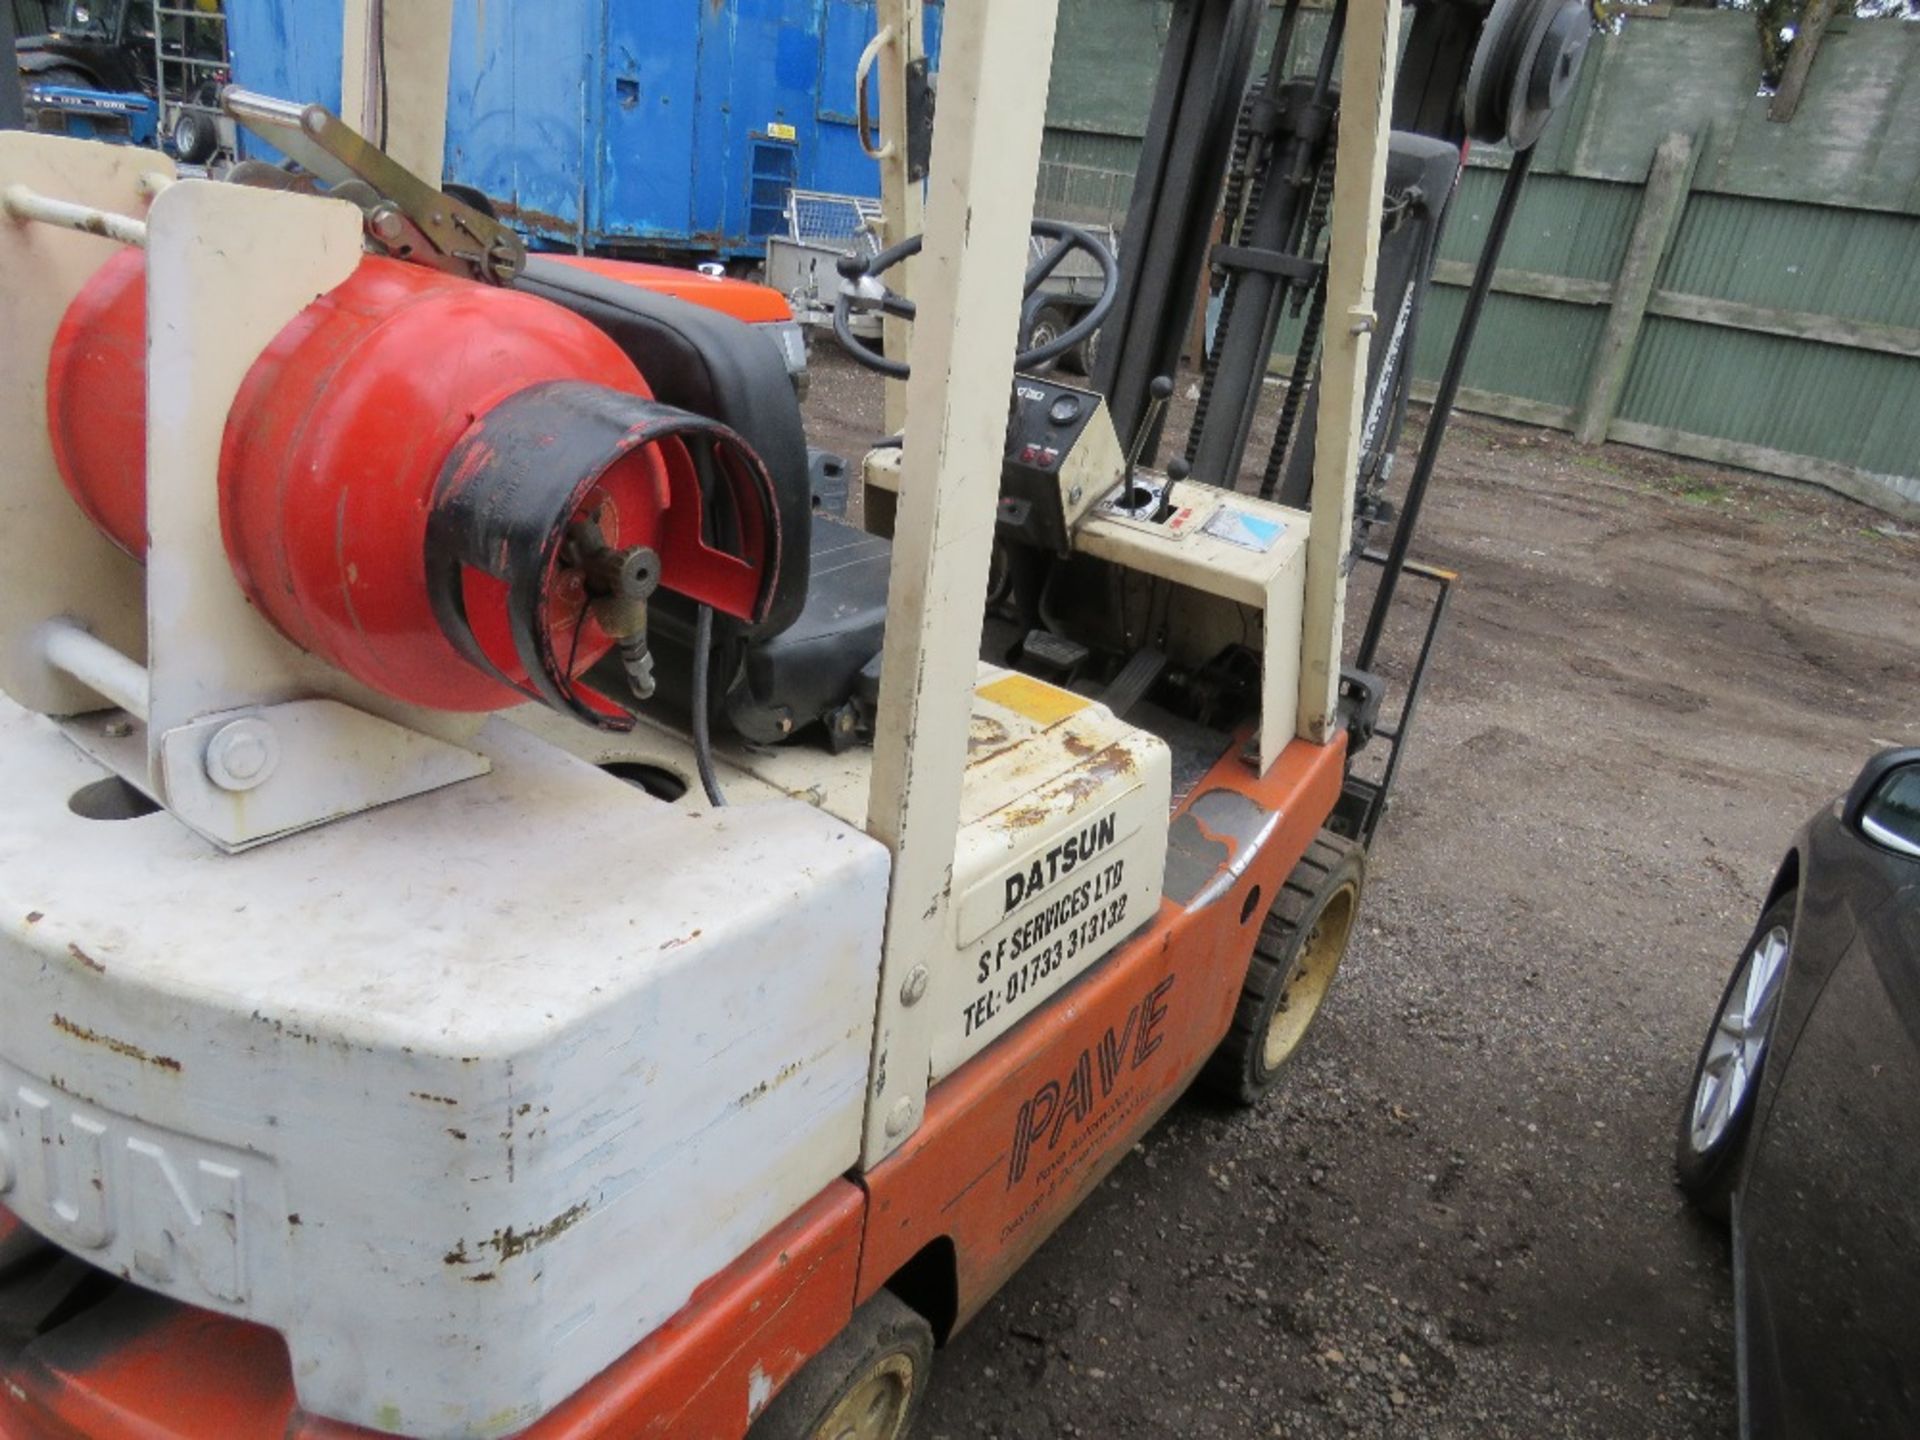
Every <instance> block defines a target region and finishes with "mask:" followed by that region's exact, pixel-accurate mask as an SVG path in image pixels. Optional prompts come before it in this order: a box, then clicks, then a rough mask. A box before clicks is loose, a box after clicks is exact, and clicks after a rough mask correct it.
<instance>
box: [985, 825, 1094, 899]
mask: <svg viewBox="0 0 1920 1440" xmlns="http://www.w3.org/2000/svg"><path fill="white" fill-rule="evenodd" d="M1118 823H1119V822H1118V818H1117V817H1116V816H1113V815H1105V816H1103V817H1101V818H1100V819H1099V820H1096V821H1094V823H1093V824H1091V825H1089V826H1087V828H1086V829H1084V830H1082V831H1081V832H1080V833H1079V834H1078V835H1069V836H1068V837H1067V838H1066V839H1065V840H1062V841H1061V842H1060V843H1059V844H1058V845H1056V846H1054V847H1053V848H1052V849H1051V850H1049V851H1047V853H1046V854H1044V855H1041V856H1039V857H1037V858H1036V859H1035V860H1034V862H1033V863H1032V864H1031V865H1029V866H1026V867H1025V868H1023V869H1020V870H1016V871H1014V872H1013V874H1011V875H1009V876H1007V903H1006V908H1005V910H1004V911H1002V913H1003V914H1007V915H1011V914H1012V913H1013V912H1014V910H1015V909H1016V908H1017V907H1018V906H1019V904H1020V902H1021V901H1023V900H1025V899H1026V898H1027V897H1028V896H1029V895H1038V894H1039V893H1040V892H1041V891H1042V890H1045V889H1046V888H1047V887H1048V886H1049V885H1051V884H1053V882H1054V881H1056V880H1059V879H1061V878H1063V877H1065V876H1068V875H1071V874H1072V873H1073V872H1074V870H1075V869H1076V868H1077V867H1078V866H1080V865H1081V864H1083V863H1085V862H1086V861H1088V860H1091V859H1092V858H1093V857H1094V856H1095V855H1098V854H1099V853H1100V852H1101V851H1102V850H1104V849H1106V848H1107V847H1108V846H1109V845H1111V844H1113V842H1114V840H1115V838H1116V835H1117V830H1118Z"/></svg>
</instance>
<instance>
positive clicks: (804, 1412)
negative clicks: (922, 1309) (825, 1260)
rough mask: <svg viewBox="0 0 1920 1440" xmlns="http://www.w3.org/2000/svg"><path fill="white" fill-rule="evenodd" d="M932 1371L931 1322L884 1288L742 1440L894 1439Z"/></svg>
mask: <svg viewBox="0 0 1920 1440" xmlns="http://www.w3.org/2000/svg"><path fill="white" fill-rule="evenodd" d="M932 1369H933V1327H932V1326H931V1325H929V1324H928V1323H927V1322H926V1321H925V1320H924V1319H923V1318H921V1316H920V1315H919V1313H918V1312H916V1311H915V1310H914V1309H913V1308H912V1307H911V1306H909V1305H908V1304H907V1303H906V1302H905V1301H903V1300H901V1299H899V1298H897V1297H896V1296H895V1295H893V1294H892V1292H890V1291H887V1290H882V1291H881V1292H880V1293H879V1294H878V1295H875V1296H874V1297H873V1298H872V1299H871V1300H869V1301H868V1302H867V1303H866V1304H864V1305H862V1306H861V1307H860V1308H859V1309H858V1310H856V1311H854V1313H853V1319H851V1320H849V1321H848V1322H847V1328H846V1329H844V1330H842V1331H841V1332H840V1334H839V1335H838V1336H836V1337H835V1338H834V1341H833V1343H832V1344H830V1345H829V1346H827V1348H826V1349H824V1350H822V1351H821V1352H820V1353H819V1354H818V1355H816V1356H814V1357H813V1359H811V1360H809V1361H808V1362H807V1364H806V1367H805V1368H804V1369H802V1370H801V1372H800V1373H799V1374H798V1375H796V1376H794V1377H793V1379H792V1380H791V1381H789V1382H788V1384H787V1387H786V1388H785V1389H784V1390H782V1391H781V1392H780V1393H779V1394H778V1395H776V1396H774V1398H773V1403H772V1404H771V1405H769V1406H768V1407H767V1408H766V1411H765V1413H764V1414H762V1415H761V1416H760V1418H759V1419H758V1420H756V1421H755V1422H754V1425H753V1428H752V1429H751V1430H750V1431H748V1432H747V1440H900V1437H901V1436H904V1435H906V1434H907V1433H908V1431H909V1430H910V1429H911V1428H912V1425H913V1419H914V1416H915V1414H917V1413H918V1411H919V1409H920V1401H921V1399H922V1397H924V1396H925V1394H926V1393H927V1377H928V1375H929V1374H930V1373H931V1371H932Z"/></svg>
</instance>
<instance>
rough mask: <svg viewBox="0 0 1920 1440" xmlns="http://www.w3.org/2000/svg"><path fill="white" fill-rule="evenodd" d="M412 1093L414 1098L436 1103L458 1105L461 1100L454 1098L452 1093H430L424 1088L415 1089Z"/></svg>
mask: <svg viewBox="0 0 1920 1440" xmlns="http://www.w3.org/2000/svg"><path fill="white" fill-rule="evenodd" d="M411 1093H412V1095H413V1098H414V1099H416V1100H425V1101H428V1102H429V1103H431V1104H434V1105H452V1106H455V1107H458V1106H459V1104H460V1102H459V1101H458V1100H456V1099H454V1098H453V1097H452V1096H451V1095H429V1094H428V1093H427V1092H426V1091H424V1090H415V1091H412V1092H411Z"/></svg>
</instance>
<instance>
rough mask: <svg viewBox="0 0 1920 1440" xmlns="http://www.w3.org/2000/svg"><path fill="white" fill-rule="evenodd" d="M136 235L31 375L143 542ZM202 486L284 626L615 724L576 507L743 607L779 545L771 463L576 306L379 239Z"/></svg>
mask: <svg viewBox="0 0 1920 1440" xmlns="http://www.w3.org/2000/svg"><path fill="white" fill-rule="evenodd" d="M144 258H145V257H144V256H143V255H142V254H141V253H140V252H138V251H129V252H126V253H123V254H121V255H118V256H116V257H115V258H114V259H113V260H111V261H109V262H108V263H107V264H106V265H105V266H103V267H102V268H101V270H100V271H99V273H98V274H96V275H95V276H94V277H93V279H92V280H91V281H90V282H89V283H88V284H87V285H86V287H85V288H84V289H83V290H82V291H81V293H80V295H79V296H78V297H77V298H76V299H75V301H74V302H73V304H72V306H71V307H70V308H69V310H68V312H67V314H66V316H65V318H64V319H63V321H62V323H61V326H60V329H59V332H58V334H57V335H56V337H55V340H54V345H53V352H52V358H51V362H50V365H49V372H48V396H47V406H48V421H49V429H50V432H51V435H52V440H53V449H54V455H55V459H56V461H57V463H58V465H59V468H60V473H61V475H62V477H63V478H64V479H65V481H66V484H67V488H68V489H69V490H70V491H71V492H72V494H73V497H74V499H75V500H76V501H77V502H78V503H79V505H80V506H81V508H82V509H83V510H85V511H86V513H87V514H88V515H89V516H90V517H91V518H92V519H93V520H94V522H95V523H96V524H97V525H99V526H100V528H101V529H102V530H104V531H105V532H106V533H107V534H108V535H109V536H111V537H112V538H113V540H114V541H115V542H116V543H118V544H119V545H120V546H122V547H123V548H124V549H126V550H127V551H129V552H130V553H132V554H133V555H135V556H137V557H142V556H144V554H145V550H146V539H147V537H146V467H145V455H146V434H145V430H146V386H145V372H146V363H145V359H146V357H145V351H146V296H145V266H144ZM696 456H701V457H702V460H703V461H705V462H706V463H704V464H697V463H696V459H695V457H696ZM703 469H704V470H705V471H706V472H707V474H708V476H709V486H708V489H709V490H711V488H712V485H711V477H712V476H713V475H716V474H717V475H718V476H720V477H721V481H720V483H721V484H723V485H724V486H725V488H726V498H727V500H728V501H730V502H731V504H732V506H733V507H734V509H735V510H736V511H739V512H741V515H740V516H739V517H737V518H738V523H736V524H735V525H734V526H733V530H734V532H735V533H736V535H737V537H738V538H737V543H736V545H735V546H734V553H723V552H720V551H716V550H714V549H712V548H710V547H709V546H708V545H707V544H706V542H705V540H704V538H703V529H704V527H703V523H702V504H703V500H705V499H708V498H710V495H709V494H707V493H704V492H703V485H702V476H701V472H702V470H703ZM219 486H220V518H221V532H222V537H223V539H224V541H225V545H226V549H227V554H228V558H229V560H230V561H231V563H232V567H233V572H234V575H235V576H236V578H237V579H238V580H239V582H240V585H241V587H242V589H243V590H244V591H245V593H246V594H247V596H248V598H249V599H250V600H251V601H252V602H253V603H254V604H255V605H256V606H258V607H259V609H260V610H261V611H262V612H263V613H264V614H266V616H267V617H268V618H269V619H270V620H271V621H272V622H273V624H274V625H275V626H276V627H277V628H278V629H279V630H280V632H281V633H282V634H283V635H285V636H286V637H287V638H288V639H289V640H291V641H292V642H293V643H294V644H296V645H299V646H301V647H302V648H304V649H306V650H309V651H312V652H313V653H315V654H317V655H319V656H321V657H323V658H324V659H326V660H328V661H330V662H331V663H333V664H334V665H336V666H338V667H339V668H340V669H342V670H344V671H346V672H347V673H348V674H350V675H352V676H354V677H355V678H356V679H358V680H360V681H362V682H363V683H365V684H367V685H369V686H372V687H373V688H375V689H377V690H379V691H381V692H383V693H385V694H387V695H391V696H394V697H395V698H398V699H401V700H404V701H407V702H409V703H412V704H416V705H422V706H427V707H430V708H435V709H442V710H466V711H476V710H494V709H499V708H502V707H504V706H508V705H513V704H517V703H519V702H520V701H522V700H524V699H526V698H528V697H529V696H531V697H535V698H539V699H543V700H546V701H548V702H549V703H552V704H555V705H557V706H559V707H560V708H563V709H567V710H570V711H573V712H574V713H576V714H578V715H580V717H581V718H583V719H587V720H590V721H592V722H593V723H596V724H602V725H606V726H609V727H611V728H624V725H625V724H626V723H630V722H629V720H628V717H627V715H626V712H625V709H624V707H623V706H621V705H620V704H618V703H614V702H611V701H609V700H608V699H607V698H606V697H604V696H600V695H597V694H595V693H593V692H591V691H589V690H585V689H584V688H582V687H580V686H579V685H578V684H577V683H576V682H577V680H578V678H579V677H580V676H581V675H583V674H584V673H585V671H586V670H587V669H588V668H589V667H591V666H592V665H593V664H594V662H596V661H597V660H599V659H600V658H601V656H602V655H604V654H605V653H606V651H607V650H608V648H609V647H610V646H611V644H612V643H613V642H612V639H611V638H610V637H609V635H608V634H607V633H606V632H605V631H604V630H602V629H601V627H600V625H599V624H598V622H597V621H596V619H595V618H594V611H593V607H592V600H593V595H592V593H591V588H590V583H589V574H590V572H589V569H588V567H586V566H585V565H584V563H583V562H582V561H581V558H580V556H579V555H578V554H577V553H575V550H573V549H570V548H569V543H568V541H569V536H575V537H577V536H578V535H579V534H580V533H582V532H581V531H580V529H579V527H580V526H581V524H582V522H589V523H590V525H591V533H593V534H594V536H595V538H596V543H600V544H603V545H604V547H605V551H611V552H616V553H626V552H629V551H633V550H635V548H636V547H648V548H649V549H650V550H652V551H653V552H656V553H657V554H658V558H659V562H660V564H659V570H658V574H659V579H660V581H661V583H663V584H665V585H666V586H668V587H669V588H672V589H677V590H681V591H682V592H683V593H687V594H690V595H692V596H693V597H694V598H696V599H699V600H702V601H705V602H706V603H710V604H714V605H715V606H716V608H720V609H723V610H725V611H726V612H727V613H730V614H736V615H739V616H740V617H741V618H746V619H751V618H754V615H755V611H756V608H757V607H760V606H763V605H764V603H765V598H766V596H767V595H768V594H770V593H771V579H772V576H773V572H774V571H776V570H777V566H778V533H777V528H770V526H769V524H768V523H767V520H766V517H767V516H769V515H770V514H771V495H772V486H771V481H769V480H768V479H767V478H766V474H765V468H764V466H762V465H761V464H760V462H759V460H758V458H757V457H756V456H754V455H753V453H752V451H751V450H749V449H748V448H747V447H746V446H745V445H744V444H743V443H742V442H740V441H739V440H738V438H737V437H735V436H733V435H732V434H731V432H728V431H725V430H724V428H723V427H720V426H717V425H714V424H712V422H708V421H703V420H700V419H699V418H698V417H694V416H691V415H687V414H685V413H684V412H681V411H677V410H672V409H671V408H670V407H666V406H662V405H659V404H658V403H657V402H655V401H653V400H652V398H651V392H650V391H649V389H648V387H647V384H646V382H645V380H644V379H643V378H642V377H641V375H640V372H639V371H638V369H636V368H635V366H634V364H633V362H632V361H631V360H629V359H628V358H627V356H626V355H625V354H624V353H623V352H622V351H621V350H620V349H619V347H618V346H616V345H615V344H614V343H613V341H611V340H610V339H608V338H607V337H606V336H605V335H604V334H602V333H601V332H600V331H599V330H597V329H596V328H594V327H593V326H592V325H591V324H589V323H588V322H587V321H585V320H583V319H581V318H580V317H578V316H576V315H573V314H571V313H570V312H568V311H566V310H563V309H561V308H560V307H558V306H556V305H553V304H550V303H549V302H547V301H545V300H542V299H539V298H536V297H533V296H529V295H523V294H519V293H516V292H514V291H511V290H502V289H497V288H494V287H491V286H486V285H480V284H476V283H473V282H470V281H466V280H462V279H459V278H457V277H454V276H450V275H446V274H443V273H441V272H439V271H435V270H429V269H426V268H423V267H420V266H414V265H408V264H404V263H402V262H399V261H395V260H389V259H384V258H377V257H369V258H367V259H365V260H363V261H362V262H361V264H360V267H359V268H358V269H357V270H356V271H355V273H354V274H353V275H352V276H351V277H350V278H349V279H348V280H347V281H346V282H345V283H343V284H342V285H340V286H339V287H338V288H337V289H335V290H333V291H331V292H329V293H328V294H326V295H323V296H321V297H320V298H319V299H318V300H316V301H315V302H314V303H313V304H312V305H310V306H308V307H307V308H306V309H305V310H303V311H302V312H301V313H300V314H299V315H298V316H297V317H296V318H295V319H294V320H293V321H292V322H291V323H290V324H289V325H288V326H287V327H286V328H285V329H284V330H282V331H281V332H280V334H279V335H278V336H277V337H276V338H275V339H274V341H273V342H272V343H271V344H270V345H269V346H268V347H267V349H266V350H265V351H264V352H263V353H262V354H261V356H260V358H259V359H258V360H257V361H256V362H255V363H254V365H253V367H252V369H251V370H250V371H249V372H248V374H247V377H246V380H245V381H244V382H243V384H242V385H241V387H240V391H239V394H238V396H237V397H236V399H235V401H234V405H233V408H232V410H231V412H230V413H229V417H228V423H227V428H226V435H225V439H224V443H223V446H222V450H221V458H220V475H219ZM576 548H577V547H576ZM605 551H603V552H602V553H605Z"/></svg>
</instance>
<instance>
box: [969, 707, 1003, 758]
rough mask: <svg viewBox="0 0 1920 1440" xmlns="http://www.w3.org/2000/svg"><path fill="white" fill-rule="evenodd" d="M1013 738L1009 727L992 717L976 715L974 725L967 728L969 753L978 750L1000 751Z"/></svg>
mask: <svg viewBox="0 0 1920 1440" xmlns="http://www.w3.org/2000/svg"><path fill="white" fill-rule="evenodd" d="M1011 738H1012V737H1011V736H1010V735H1009V734H1008V732H1007V727H1006V726H1004V725H1002V724H1001V723H1000V722H999V721H998V720H995V719H994V718H993V717H992V716H991V715H976V716H974V717H973V723H972V724H970V725H968V726H967V753H968V754H969V755H971V754H973V753H974V752H975V751H978V750H998V749H999V748H1000V747H1001V746H1003V745H1005V744H1006V743H1007V741H1008V740H1009V739H1011Z"/></svg>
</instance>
